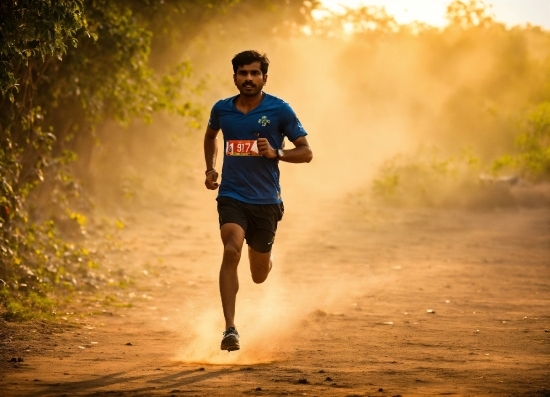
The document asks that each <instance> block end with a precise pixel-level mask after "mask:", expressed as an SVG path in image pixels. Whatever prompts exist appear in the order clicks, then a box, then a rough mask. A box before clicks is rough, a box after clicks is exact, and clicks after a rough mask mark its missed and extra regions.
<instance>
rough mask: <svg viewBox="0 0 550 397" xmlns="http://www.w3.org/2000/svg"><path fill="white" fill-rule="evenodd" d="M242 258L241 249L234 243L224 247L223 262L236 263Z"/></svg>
mask: <svg viewBox="0 0 550 397" xmlns="http://www.w3.org/2000/svg"><path fill="white" fill-rule="evenodd" d="M240 258H241V250H239V248H238V247H236V246H234V245H231V244H229V245H226V246H225V247H224V249H223V264H224V265H236V264H238V263H239V260H240Z"/></svg>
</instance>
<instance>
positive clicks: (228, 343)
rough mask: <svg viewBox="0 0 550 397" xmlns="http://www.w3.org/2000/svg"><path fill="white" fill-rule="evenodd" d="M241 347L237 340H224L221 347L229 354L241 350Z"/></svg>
mask: <svg viewBox="0 0 550 397" xmlns="http://www.w3.org/2000/svg"><path fill="white" fill-rule="evenodd" d="M240 348H241V347H240V346H239V341H238V339H236V338H234V337H233V338H231V337H229V338H227V340H225V339H224V340H223V341H222V344H221V346H220V349H221V350H227V351H228V352H232V351H235V350H239V349H240Z"/></svg>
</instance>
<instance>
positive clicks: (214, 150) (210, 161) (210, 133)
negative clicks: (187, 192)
mask: <svg viewBox="0 0 550 397" xmlns="http://www.w3.org/2000/svg"><path fill="white" fill-rule="evenodd" d="M218 131H219V130H218ZM218 131H216V130H213V129H212V128H210V127H206V133H205V134H204V161H205V162H206V171H205V174H206V179H205V181H204V184H205V186H206V188H207V189H210V190H216V189H217V188H218V186H219V183H218V182H217V180H218V176H219V175H218V172H217V171H216V169H215V168H214V167H215V166H216V157H217V155H218V140H217V137H218Z"/></svg>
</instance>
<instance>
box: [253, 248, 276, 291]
mask: <svg viewBox="0 0 550 397" xmlns="http://www.w3.org/2000/svg"><path fill="white" fill-rule="evenodd" d="M248 259H249V260H250V273H252V280H253V281H254V282H255V283H256V284H261V283H263V282H264V281H265V280H266V279H267V276H268V275H269V272H270V271H271V268H272V267H273V256H272V255H271V252H265V253H263V252H258V251H255V250H253V249H252V248H250V247H248Z"/></svg>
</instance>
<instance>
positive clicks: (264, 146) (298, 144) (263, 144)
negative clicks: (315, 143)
mask: <svg viewBox="0 0 550 397" xmlns="http://www.w3.org/2000/svg"><path fill="white" fill-rule="evenodd" d="M292 143H293V144H294V148H293V149H287V150H283V151H282V156H277V150H275V149H273V148H272V147H271V145H270V144H269V141H268V140H267V139H266V138H258V150H259V151H260V154H261V155H262V156H265V157H267V158H270V159H275V158H277V157H279V160H281V161H286V162H287V163H309V162H310V161H311V159H313V152H312V151H311V147H310V146H309V143H308V141H307V138H306V137H305V136H301V137H299V138H297V139H295V140H294V141H292Z"/></svg>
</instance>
